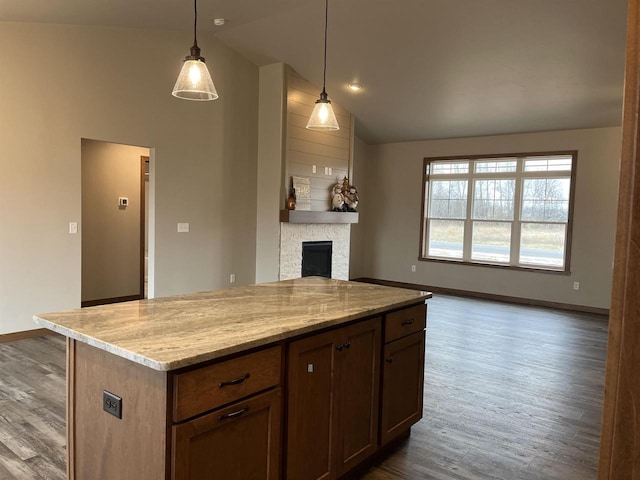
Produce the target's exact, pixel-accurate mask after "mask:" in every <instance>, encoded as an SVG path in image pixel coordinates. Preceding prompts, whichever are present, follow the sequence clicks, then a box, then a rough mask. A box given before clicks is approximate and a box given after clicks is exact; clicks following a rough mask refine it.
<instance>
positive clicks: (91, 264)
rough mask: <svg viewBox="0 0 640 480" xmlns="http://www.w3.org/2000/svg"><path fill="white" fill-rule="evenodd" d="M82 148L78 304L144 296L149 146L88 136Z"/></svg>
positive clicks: (147, 275)
mask: <svg viewBox="0 0 640 480" xmlns="http://www.w3.org/2000/svg"><path fill="white" fill-rule="evenodd" d="M81 150H82V154H81V164H82V174H81V177H82V223H81V229H82V231H81V233H82V281H81V284H82V294H81V305H82V306H83V307H89V306H93V305H103V304H108V303H116V302H125V301H130V300H139V299H143V298H146V297H147V295H148V291H149V288H148V285H149V280H150V277H149V273H148V272H149V264H150V261H149V236H150V235H149V233H150V232H149V230H150V229H149V218H150V215H149V211H150V207H151V202H150V198H153V197H152V196H150V193H151V189H150V188H149V185H150V184H151V182H150V177H151V170H152V169H151V168H150V165H151V161H150V159H151V150H150V149H149V148H147V147H137V146H131V145H123V144H117V143H110V142H103V141H98V140H90V139H82V147H81Z"/></svg>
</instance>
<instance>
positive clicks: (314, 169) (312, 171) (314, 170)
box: [311, 165, 317, 173]
mask: <svg viewBox="0 0 640 480" xmlns="http://www.w3.org/2000/svg"><path fill="white" fill-rule="evenodd" d="M316 170H317V168H316V166H315V165H314V166H313V167H311V173H316Z"/></svg>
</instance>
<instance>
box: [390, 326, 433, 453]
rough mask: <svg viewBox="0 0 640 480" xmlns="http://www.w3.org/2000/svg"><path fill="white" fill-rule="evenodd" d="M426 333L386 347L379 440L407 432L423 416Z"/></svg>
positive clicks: (422, 332) (416, 334)
mask: <svg viewBox="0 0 640 480" xmlns="http://www.w3.org/2000/svg"><path fill="white" fill-rule="evenodd" d="M424 348H425V333H424V331H421V332H419V333H414V334H412V335H409V336H407V337H403V338H401V339H400V340H396V341H394V342H391V343H388V344H386V345H385V346H384V356H383V358H384V360H383V373H382V409H381V415H380V443H381V444H382V445H384V444H386V443H388V442H389V441H391V440H393V439H394V438H396V437H397V436H398V435H400V434H401V433H402V432H405V431H406V430H407V429H408V428H409V427H411V425H413V424H414V423H416V422H417V421H419V420H420V419H421V418H422V404H423V384H424Z"/></svg>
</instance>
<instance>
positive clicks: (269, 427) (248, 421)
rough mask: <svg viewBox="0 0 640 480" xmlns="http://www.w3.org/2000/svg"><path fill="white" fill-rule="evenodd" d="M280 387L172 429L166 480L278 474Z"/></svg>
mask: <svg viewBox="0 0 640 480" xmlns="http://www.w3.org/2000/svg"><path fill="white" fill-rule="evenodd" d="M280 405H281V402H280V389H276V390H272V391H269V392H267V393H263V394H260V395H257V396H255V397H251V398H249V399H248V400H245V401H240V402H237V403H235V404H234V405H231V406H229V407H226V408H223V409H221V410H217V411H215V412H212V413H209V414H207V415H204V416H202V417H198V418H196V419H194V420H190V421H188V422H185V423H182V424H179V425H174V426H173V427H172V440H173V458H172V466H173V470H172V475H171V478H172V480H205V479H214V478H226V479H240V478H246V479H265V480H276V479H278V478H280V453H281V450H280V416H281V415H280V412H281V406H280Z"/></svg>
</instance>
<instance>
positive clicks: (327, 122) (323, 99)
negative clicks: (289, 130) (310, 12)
mask: <svg viewBox="0 0 640 480" xmlns="http://www.w3.org/2000/svg"><path fill="white" fill-rule="evenodd" d="M324 3H325V6H324V70H323V74H322V93H320V98H319V99H318V100H316V104H315V106H314V107H313V112H312V113H311V117H310V118H309V121H308V122H307V128H308V129H309V130H318V131H327V130H340V126H339V125H338V121H337V120H336V114H335V113H333V107H332V106H331V100H329V99H328V98H327V91H326V89H325V86H326V83H327V24H328V21H329V0H324Z"/></svg>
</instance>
